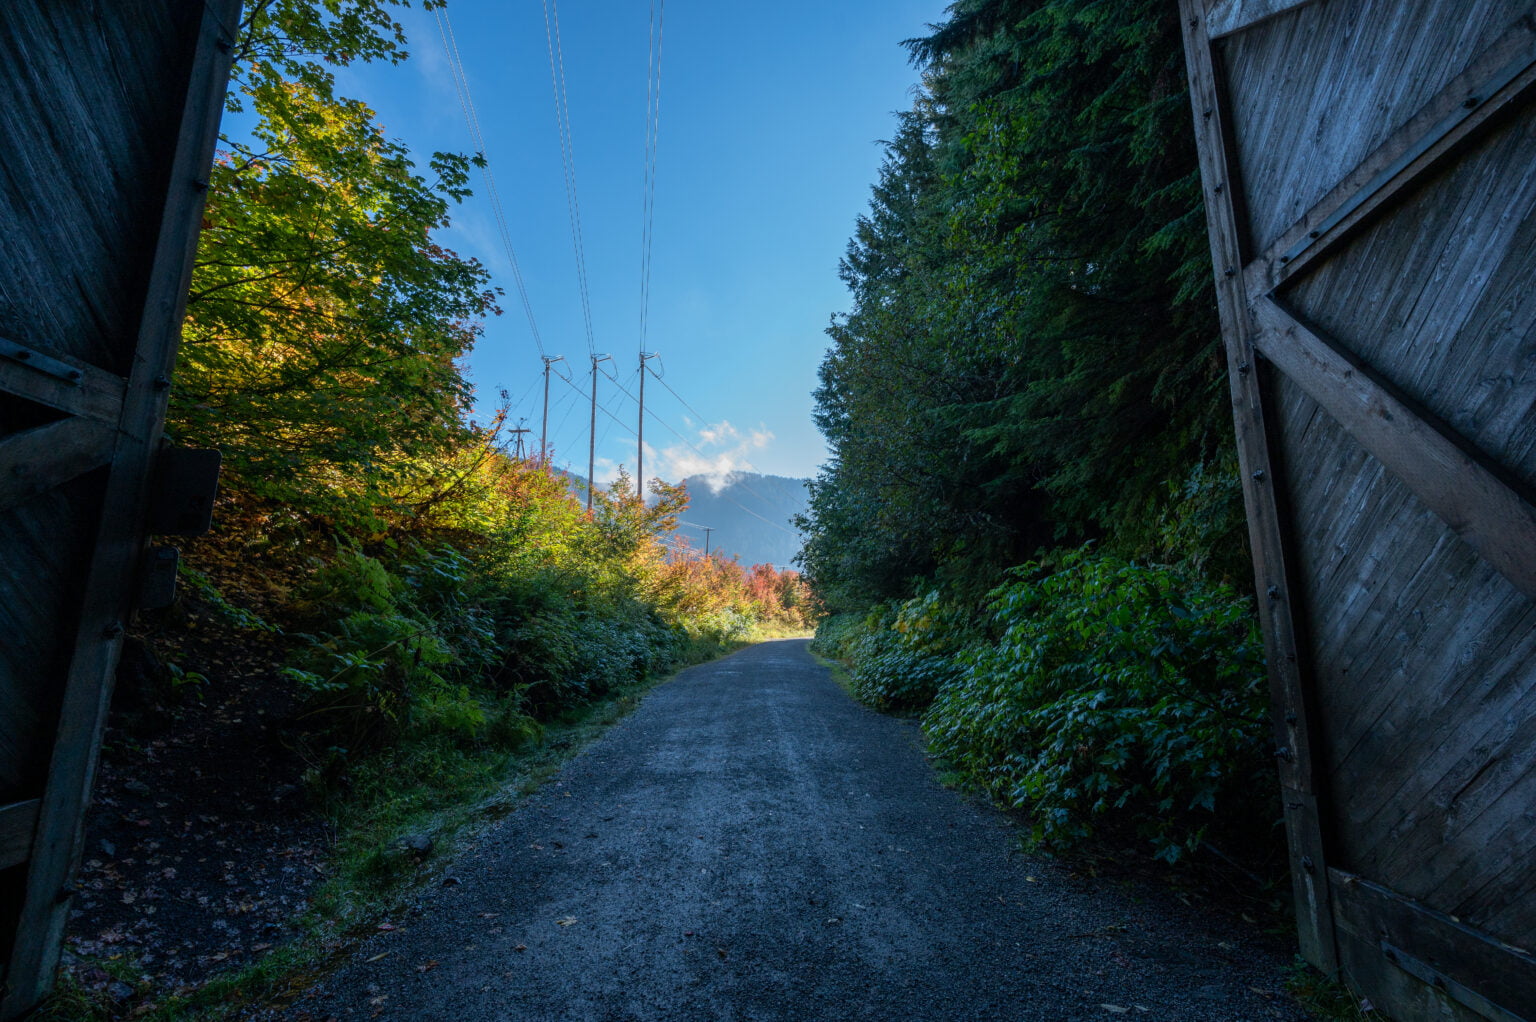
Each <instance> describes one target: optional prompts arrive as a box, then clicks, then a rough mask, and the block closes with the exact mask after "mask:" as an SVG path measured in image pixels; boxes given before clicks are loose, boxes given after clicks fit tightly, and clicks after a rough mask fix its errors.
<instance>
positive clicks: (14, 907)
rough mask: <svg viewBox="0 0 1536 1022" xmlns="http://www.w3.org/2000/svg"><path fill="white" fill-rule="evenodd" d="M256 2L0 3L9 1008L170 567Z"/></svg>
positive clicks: (4, 884) (44, 968)
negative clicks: (202, 330) (121, 660)
mask: <svg viewBox="0 0 1536 1022" xmlns="http://www.w3.org/2000/svg"><path fill="white" fill-rule="evenodd" d="M239 11H240V5H239V0H207V2H206V3H205V2H203V0H5V2H3V3H0V982H3V984H4V985H3V987H0V1018H5V1019H9V1018H13V1017H15V1016H16V1015H18V1014H20V1013H21V1012H23V1011H26V1010H27V1009H28V1008H30V1007H31V1006H33V1005H34V1004H35V1003H36V1002H37V1001H38V1000H39V999H40V998H41V997H42V996H43V995H44V994H45V993H46V992H47V991H48V989H49V987H50V986H51V983H52V975H53V971H54V966H55V964H56V962H57V960H58V955H59V943H60V940H61V937H62V932H63V927H64V920H65V915H66V913H67V911H68V906H69V897H70V886H69V884H70V878H71V874H72V871H73V869H74V868H75V864H76V861H77V858H78V850H79V842H80V830H81V818H82V814H83V812H84V809H85V805H86V802H87V800H88V798H89V794H90V789H91V781H92V775H93V773H94V771H95V763H96V753H97V747H98V744H99V742H100V738H101V731H102V726H103V724H104V722H105V716H106V707H107V701H108V699H109V696H110V693H111V681H112V676H113V671H114V669H115V666H116V662H117V655H118V650H119V646H120V636H121V635H122V631H123V622H124V621H126V620H127V616H128V614H129V612H130V611H131V609H132V604H133V599H134V594H135V590H136V587H138V586H139V585H141V584H143V583H144V582H146V581H150V582H152V581H153V580H154V579H156V578H160V579H165V578H167V577H169V578H174V554H173V553H172V552H170V551H164V552H161V555H160V556H158V557H156V558H152V559H150V560H149V561H148V562H147V564H148V567H149V568H150V569H151V570H149V571H145V570H144V569H145V567H146V548H145V542H144V537H145V533H146V517H147V515H148V514H149V511H150V508H151V501H150V497H151V493H152V489H153V487H152V485H151V472H152V470H153V469H155V468H156V466H157V463H158V467H159V469H160V470H162V471H163V470H164V469H165V468H166V461H167V459H165V458H163V457H161V456H160V453H159V448H160V432H161V426H162V423H163V419H164V414H165V405H166V396H167V389H168V387H169V382H168V381H169V377H170V372H171V368H172V365H173V363H174V360H175V353H176V344H177V339H178V336H179V332H180V326H181V318H182V314H183V311H184V304H185V297H186V292H187V280H188V276H189V274H190V272H191V265H192V254H193V244H194V242H195V239H196V236H197V229H198V225H199V222H200V218H201V214H202V207H203V192H204V189H205V188H206V178H207V172H208V166H209V162H210V160H211V157H212V150H213V143H214V137H215V134H216V132H217V128H218V120H219V114H220V111H221V109H222V99H223V95H224V86H225V82H226V80H227V77H228V71H229V59H230V58H229V53H230V51H231V50H232V48H233V44H234V41H235V34H234V33H235V30H236V27H237V21H238V18H239ZM159 529H160V531H174V530H175V526H174V525H165V526H160V527H159ZM167 567H169V569H170V570H169V573H168V572H167V570H166V569H167ZM156 568H158V570H156Z"/></svg>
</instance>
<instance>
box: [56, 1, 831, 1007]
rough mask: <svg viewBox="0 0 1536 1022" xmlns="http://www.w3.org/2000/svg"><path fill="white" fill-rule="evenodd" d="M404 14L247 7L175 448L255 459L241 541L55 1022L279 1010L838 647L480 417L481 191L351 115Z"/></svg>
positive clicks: (175, 624)
mask: <svg viewBox="0 0 1536 1022" xmlns="http://www.w3.org/2000/svg"><path fill="white" fill-rule="evenodd" d="M395 3H396V0H342V2H340V3H331V2H327V3H323V4H322V3H318V2H315V0H252V2H248V3H247V4H246V5H245V21H244V23H243V25H242V28H241V32H240V37H239V42H238V44H237V46H236V51H235V69H234V77H233V80H232V82H231V86H230V91H229V94H228V102H227V104H226V105H227V107H228V110H229V111H230V113H231V116H230V117H227V118H226V125H227V128H226V132H225V134H224V135H223V136H222V137H221V140H220V144H219V151H218V156H217V162H216V165H215V167H214V169H213V172H212V175H211V178H210V183H209V189H208V202H207V209H206V213H205V216H204V223H203V229H202V233H201V236H200V240H199V247H198V253H197V259H196V265H195V269H194V273H193V278H192V283H191V293H190V299H189V303H188V309H187V319H186V323H185V327H184V336H183V345H182V349H181V354H180V361H179V363H178V366H177V370H176V375H175V382H174V387H173V390H172V395H171V407H170V413H169V418H168V422H167V433H168V435H169V439H170V440H171V441H172V442H173V443H176V444H180V445H186V446H194V447H204V448H217V449H219V450H220V451H221V452H223V459H224V463H223V476H222V481H221V492H220V498H219V502H218V506H217V508H216V514H215V525H214V529H213V532H212V533H211V534H210V535H209V536H206V537H203V538H200V539H197V540H192V541H189V542H187V543H184V544H183V548H182V574H181V579H180V595H179V597H178V600H177V602H176V604H175V605H174V606H173V607H172V608H170V609H169V610H166V611H161V612H155V613H150V614H145V615H141V617H140V619H139V621H138V622H137V624H136V626H135V628H134V629H133V631H132V634H131V635H130V638H129V649H128V651H127V654H126V655H125V659H124V669H123V671H122V672H121V674H122V677H121V679H120V683H119V694H118V699H117V702H116V703H115V706H114V721H113V731H112V733H109V735H108V739H107V744H106V747H105V753H104V765H103V771H104V775H105V777H106V781H107V782H108V783H107V785H106V787H105V788H104V789H103V790H102V792H101V798H99V800H98V807H97V810H96V811H95V816H94V817H93V818H94V819H95V820H96V821H97V824H98V828H99V829H98V831H97V832H96V834H94V835H93V837H92V839H91V841H90V843H89V844H90V846H89V847H88V849H87V852H86V861H85V864H84V866H83V868H82V876H81V884H80V886H81V890H82V894H81V896H80V898H79V899H78V901H77V908H76V911H75V912H74V913H73V920H72V935H71V937H70V940H69V942H68V943H67V944H66V966H67V974H66V976H65V978H64V982H63V984H62V988H61V993H60V995H59V996H58V998H56V1000H55V1001H54V1003H53V1004H52V1005H51V1006H50V1007H49V1008H48V1009H46V1010H45V1011H44V1013H43V1015H42V1016H41V1017H44V1018H49V1017H54V1018H71V1019H76V1018H91V1017H99V1018H116V1017H126V1016H128V1015H132V1016H133V1017H151V1018H153V1017H177V1016H178V1013H185V1012H194V1013H195V1012H197V1011H201V1010H204V1009H208V1008H210V1007H211V1006H213V1005H215V1004H217V1003H222V1002H224V1001H238V1000H240V999H241V998H243V997H245V996H246V995H247V994H249V993H250V992H251V991H254V990H262V991H265V992H267V993H272V992H274V991H278V990H280V989H281V988H282V986H283V984H284V983H285V982H287V981H288V978H290V977H292V976H293V975H295V970H304V969H311V968H314V967H315V966H317V965H318V964H320V963H321V962H323V960H324V959H325V958H326V956H328V955H330V954H332V953H334V952H335V951H336V949H338V948H339V947H342V946H344V944H345V941H346V940H347V939H348V938H349V937H351V936H355V935H356V934H358V933H361V932H367V931H370V930H372V929H373V928H375V927H377V926H379V925H385V924H388V921H389V919H390V918H392V917H393V916H394V915H395V914H397V913H399V912H400V911H402V906H403V905H404V904H405V903H404V902H403V901H402V899H403V898H404V897H405V893H404V892H407V891H409V889H410V888H411V886H412V885H414V884H419V883H422V882H424V881H425V879H426V878H429V877H431V876H432V875H434V870H435V864H436V861H437V859H436V858H435V856H438V855H440V854H441V853H442V852H443V851H444V850H445V849H447V848H450V847H451V846H452V843H453V840H454V835H455V834H457V833H458V832H459V831H460V830H462V829H463V828H465V827H468V826H471V825H473V824H475V823H477V822H480V821H483V820H484V819H486V817H487V816H488V815H489V816H493V815H495V814H496V813H498V812H505V811H507V810H508V809H509V808H510V807H511V805H512V804H513V801H515V798H516V797H517V793H518V792H519V791H522V790H524V789H526V788H528V787H529V786H531V785H534V784H537V783H538V782H539V781H540V780H541V779H542V778H543V777H544V776H546V775H547V774H548V773H549V772H550V771H551V770H552V769H554V767H555V766H556V765H558V763H559V762H561V761H562V760H563V758H564V757H565V756H567V755H569V754H570V753H571V752H572V751H574V749H575V748H577V747H579V745H580V744H581V743H582V742H584V741H585V740H586V739H587V738H588V737H590V736H591V735H592V734H593V733H594V732H595V731H596V730H597V729H598V728H600V727H601V726H602V725H603V724H605V723H609V722H611V721H612V720H614V719H616V717H617V716H618V715H619V714H621V713H622V712H624V711H625V710H626V709H627V708H628V707H629V706H631V705H633V702H634V700H635V699H636V698H637V696H638V694H639V693H640V692H641V691H643V690H644V688H645V687H646V686H648V685H650V684H654V683H655V682H657V681H659V680H661V679H663V678H665V677H667V676H668V675H669V674H671V673H672V672H674V671H676V670H677V669H679V668H680V667H684V666H687V665H689V664H692V663H697V662H700V661H702V660H705V659H708V658H711V657H714V656H718V655H720V654H722V653H724V652H728V651H730V650H732V649H735V648H738V647H740V646H741V645H743V644H745V643H747V642H749V641H753V640H755V639H758V638H762V637H766V636H775V635H785V634H798V633H806V632H808V631H809V630H810V628H811V625H812V623H813V621H814V617H815V609H814V603H813V601H812V599H811V597H810V595H809V592H808V590H807V589H806V587H805V586H804V584H803V583H802V582H801V581H800V580H799V578H798V576H797V575H796V573H794V572H787V571H778V570H775V569H773V568H772V567H770V566H767V565H759V566H756V567H753V568H750V569H748V568H745V567H743V566H742V565H740V564H738V563H736V562H735V561H734V560H731V559H727V558H723V557H720V556H718V555H717V556H714V557H701V556H698V555H697V554H696V553H694V552H691V551H689V550H688V549H687V548H686V544H683V543H681V542H680V541H678V540H677V539H676V537H675V536H674V535H673V533H674V530H675V529H676V525H677V519H678V516H679V514H680V513H682V511H683V510H684V509H685V508H686V507H687V505H688V494H687V492H686V490H685V489H684V488H683V487H682V486H680V485H673V484H669V483H667V482H664V481H662V480H659V479H652V480H648V481H646V486H645V489H646V491H647V492H646V494H645V495H644V499H642V493H641V487H640V486H639V484H638V482H637V481H635V480H632V479H631V478H629V477H628V476H625V475H623V474H621V475H620V477H619V478H618V479H617V480H616V481H615V482H614V483H613V484H612V485H610V486H608V487H606V488H604V489H602V490H601V491H599V492H596V493H593V494H591V497H592V509H591V511H587V510H586V509H585V508H584V506H583V501H582V500H580V499H578V496H577V495H576V493H575V492H573V489H572V487H571V485H570V484H569V482H568V480H567V479H566V478H565V477H564V476H563V475H561V474H559V473H557V472H554V471H553V470H551V468H550V466H549V465H548V464H547V463H546V462H545V461H544V460H543V459H542V458H541V457H539V456H531V457H521V456H518V455H515V454H514V453H512V451H511V450H510V449H509V444H508V443H507V440H508V436H507V435H506V434H505V433H504V432H503V430H504V426H505V423H504V413H496V412H492V413H491V414H489V415H488V416H486V417H485V419H484V421H475V420H474V419H473V418H472V404H471V396H472V395H471V388H470V386H469V384H468V382H467V380H466V379H465V376H464V369H463V358H464V356H465V355H466V354H467V353H468V351H469V350H470V348H471V347H472V346H473V344H474V342H475V340H476V338H477V336H478V335H479V334H480V332H481V324H482V323H483V321H484V319H485V318H486V317H488V316H492V315H496V314H498V313H499V310H498V308H497V305H496V303H497V300H498V297H499V292H498V291H497V290H496V289H495V288H494V287H493V286H492V284H491V281H490V278H489V275H488V273H487V271H486V270H485V268H484V267H483V266H481V265H480V264H479V263H478V262H476V261H475V260H473V259H469V258H465V257H462V256H459V255H458V254H456V253H454V252H452V251H450V250H448V249H446V248H444V247H443V246H442V245H441V244H439V242H438V241H437V240H436V234H437V233H438V232H440V231H441V230H442V229H443V228H444V227H446V226H447V224H448V223H449V218H450V215H451V213H452V210H453V208H454V205H455V203H457V202H458V201H460V200H461V199H462V198H464V197H465V196H466V195H467V194H468V189H469V182H470V178H471V175H472V173H473V169H474V164H475V159H474V158H472V157H464V156H459V155H455V154H451V153H434V154H431V155H430V156H429V157H427V158H419V157H415V156H413V154H411V153H410V152H409V150H408V149H407V147H406V145H405V144H404V143H403V142H400V141H398V140H394V139H391V138H389V137H388V136H387V135H386V134H385V132H384V130H383V128H382V127H380V126H379V125H378V123H377V122H376V120H375V118H374V114H373V112H372V111H371V110H370V109H369V108H368V107H367V105H366V104H364V103H362V102H360V101H358V100H356V99H352V98H348V97H344V96H341V95H339V94H338V93H337V92H336V91H335V90H336V81H335V78H334V72H335V70H336V69H337V68H339V67H341V66H344V65H346V64H348V63H350V62H352V61H387V62H398V61H400V60H404V59H406V56H407V54H406V52H405V48H404V47H405V38H404V36H403V33H402V31H401V29H400V27H399V26H398V25H397V24H396V23H395V22H394V20H393V18H392V16H391V8H392V7H393V6H395ZM425 6H427V7H429V8H430V7H431V6H433V4H432V3H430V2H429V3H427V4H425ZM188 734H195V736H196V738H195V740H188V739H187V738H186V736H187V735H188ZM210 753H211V755H210ZM258 821H260V822H258ZM242 826H244V827H246V828H247V829H248V830H252V831H253V832H254V831H259V832H260V834H261V837H260V838H259V841H260V843H259V844H258V843H256V840H255V839H252V840H246V839H238V840H235V839H232V838H233V835H234V833H235V832H236V831H238V830H240V828H241V827H242ZM204 830H206V831H208V832H209V833H207V834H204V833H202V831H204ZM215 831H216V832H215ZM205 837H206V838H208V839H209V840H208V841H207V842H206V843H205V844H196V843H195V842H202V841H203V840H204V838H205ZM183 853H186V854H183ZM199 853H201V854H199ZM210 853H211V854H210ZM268 877H269V878H270V883H269V882H268V880H265V879H262V878H268ZM157 913H158V914H157ZM176 913H182V914H183V915H185V916H186V918H179V917H176V916H175V914H176ZM210 919H212V920H213V926H212V927H211V928H210V927H208V926H207V925H206V924H208V923H209V921H210ZM199 927H201V929H199V930H198V934H194V933H192V932H191V931H192V930H194V929H197V928H199ZM240 965H244V966H245V969H244V971H239V970H236V972H235V973H233V978H230V977H229V976H228V975H226V976H225V978H222V979H218V980H216V982H215V983H214V984H213V985H212V986H208V987H206V988H205V989H204V990H203V991H202V992H199V987H200V986H202V985H203V984H204V983H205V982H206V980H207V978H208V977H209V976H210V975H211V974H213V973H216V972H219V971H220V970H226V971H227V970H229V969H231V968H232V967H235V966H240ZM50 1012H51V1014H50Z"/></svg>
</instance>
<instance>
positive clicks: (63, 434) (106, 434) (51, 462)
mask: <svg viewBox="0 0 1536 1022" xmlns="http://www.w3.org/2000/svg"><path fill="white" fill-rule="evenodd" d="M116 440H117V438H116V436H115V435H114V431H113V429H112V427H111V426H109V425H106V424H104V423H100V422H93V421H91V420H90V419H77V418H68V419H61V420H59V421H58V422H54V423H50V424H48V425H46V426H39V427H37V428H36V429H29V430H25V431H23V432H20V433H12V434H11V435H9V436H7V437H4V438H3V439H0V511H3V510H5V509H7V508H10V507H14V506H15V505H17V504H20V503H21V502H23V501H25V500H28V499H30V498H32V497H35V496H37V495H38V494H40V493H44V492H46V491H48V490H51V489H53V488H54V487H56V486H59V485H60V484H62V483H67V482H69V481H70V480H71V479H74V478H77V477H78V476H82V475H84V474H85V473H87V472H89V471H91V470H92V469H97V468H100V467H101V466H103V465H105V464H106V463H107V462H108V461H109V460H111V458H112V450H113V448H114V446H115V445H116ZM17 553H18V554H21V553H22V552H21V551H17Z"/></svg>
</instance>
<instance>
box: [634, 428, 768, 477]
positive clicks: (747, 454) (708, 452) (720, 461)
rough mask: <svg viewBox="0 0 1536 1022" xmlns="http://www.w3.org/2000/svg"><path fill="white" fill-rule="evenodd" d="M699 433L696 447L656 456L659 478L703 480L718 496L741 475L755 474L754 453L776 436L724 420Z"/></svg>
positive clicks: (664, 450) (664, 451)
mask: <svg viewBox="0 0 1536 1022" xmlns="http://www.w3.org/2000/svg"><path fill="white" fill-rule="evenodd" d="M690 425H691V424H690ZM695 432H696V435H697V436H698V440H697V441H695V442H694V443H693V445H692V446H689V445H687V444H683V443H678V444H674V445H672V446H670V447H663V448H662V449H661V450H660V451H658V452H656V455H655V457H656V458H657V460H658V463H659V464H658V468H657V471H656V473H655V474H656V475H660V476H661V477H662V478H664V479H674V480H682V479H686V478H689V477H697V476H702V477H703V478H704V481H705V483H706V484H707V485H708V486H709V488H710V490H711V491H712V492H714V493H719V492H720V490H721V488H723V487H724V486H726V485H727V484H729V483H730V481H731V479H732V478H733V477H734V476H735V475H736V474H737V473H740V472H750V471H752V469H753V466H752V461H751V455H752V452H754V451H761V450H763V449H764V448H766V447H767V446H768V445H769V444H770V443H772V442H773V433H772V432H771V431H769V430H768V429H767V428H766V427H764V426H762V425H759V426H758V427H757V428H756V429H750V430H746V431H743V430H741V429H738V428H737V427H736V426H733V425H732V424H731V423H730V422H729V421H727V420H723V419H722V420H721V421H720V422H717V423H713V424H709V425H705V426H702V427H697V428H696V429H695ZM651 474H652V473H650V472H647V473H646V475H647V476H649V475H651Z"/></svg>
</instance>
